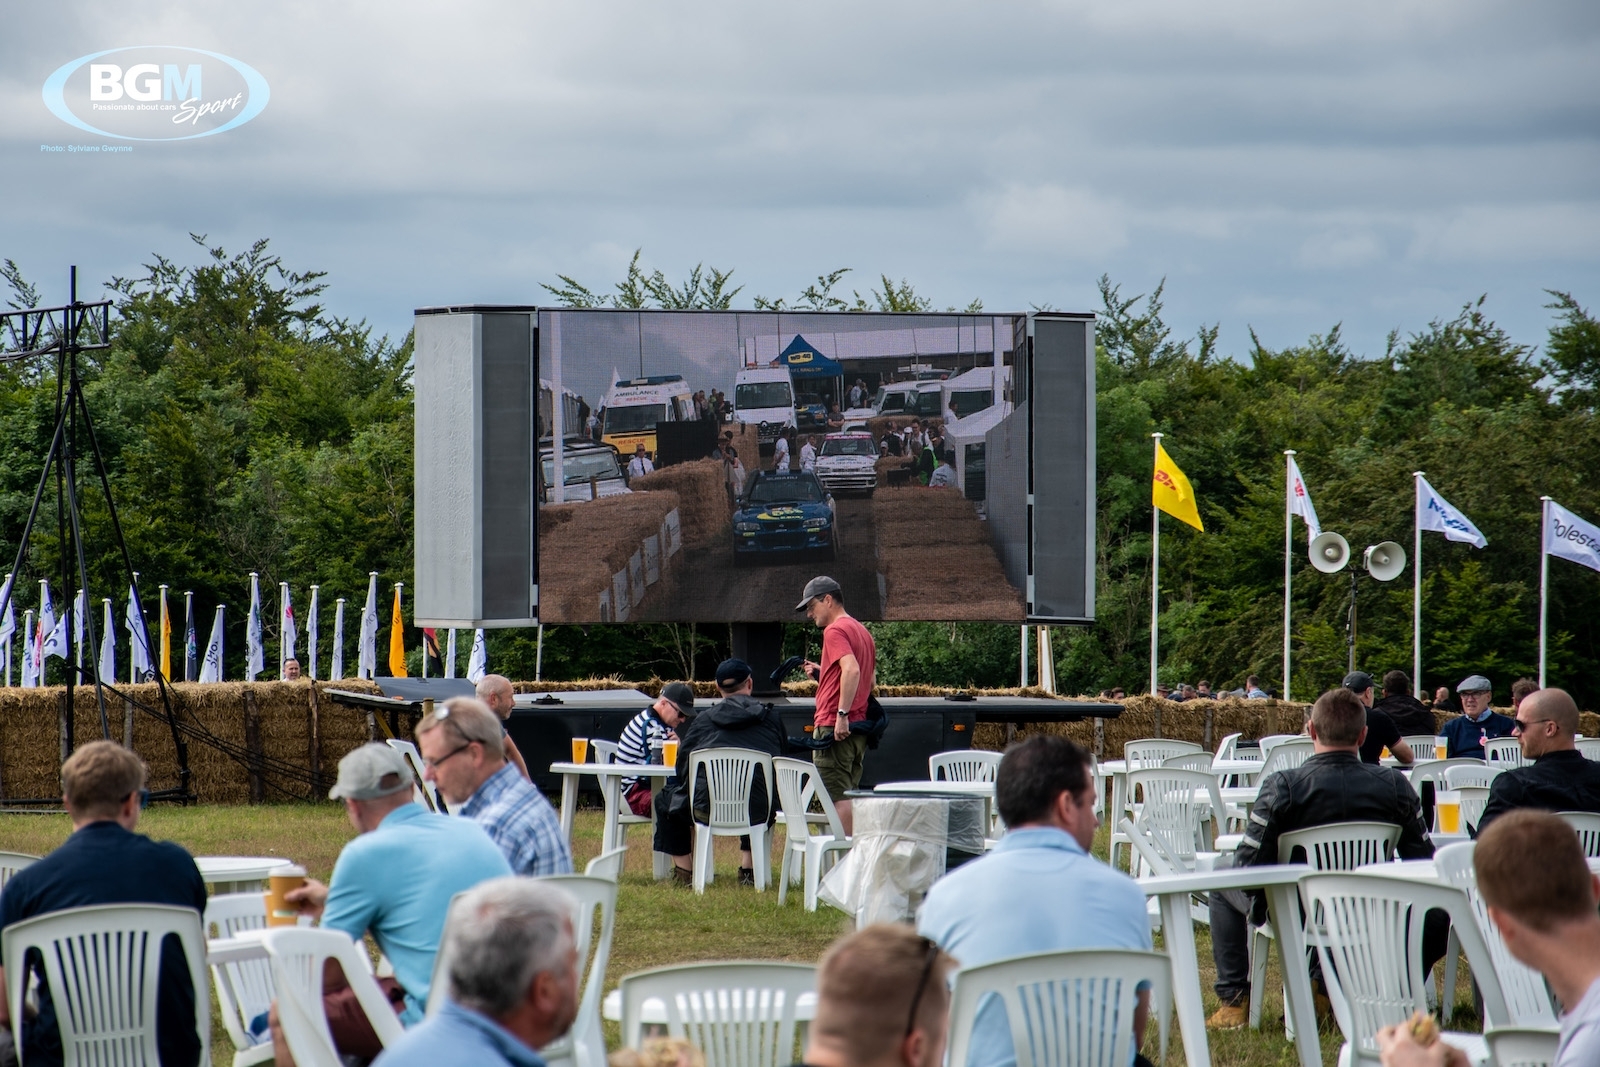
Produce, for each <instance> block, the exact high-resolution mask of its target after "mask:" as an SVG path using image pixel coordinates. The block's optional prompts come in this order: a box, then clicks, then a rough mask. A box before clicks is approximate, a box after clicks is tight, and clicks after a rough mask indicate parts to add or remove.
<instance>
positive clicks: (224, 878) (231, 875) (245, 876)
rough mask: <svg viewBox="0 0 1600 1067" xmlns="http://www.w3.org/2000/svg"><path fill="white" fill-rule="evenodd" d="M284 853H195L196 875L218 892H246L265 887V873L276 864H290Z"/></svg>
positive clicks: (278, 865)
mask: <svg viewBox="0 0 1600 1067" xmlns="http://www.w3.org/2000/svg"><path fill="white" fill-rule="evenodd" d="M293 862H294V860H292V859H289V858H288V857H287V856H196V857H195V858H194V865H195V866H196V867H198V868H200V877H201V878H203V879H205V882H206V884H207V885H210V886H213V887H214V890H215V892H218V893H249V892H253V891H254V890H257V889H265V888H266V881H267V875H268V873H270V872H271V871H272V870H273V869H274V868H276V867H282V866H284V865H285V864H288V863H293Z"/></svg>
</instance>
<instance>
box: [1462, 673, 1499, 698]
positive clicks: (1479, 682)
mask: <svg viewBox="0 0 1600 1067" xmlns="http://www.w3.org/2000/svg"><path fill="white" fill-rule="evenodd" d="M1493 691H1494V686H1493V685H1491V684H1490V682H1489V679H1487V678H1485V677H1484V676H1483V675H1481V674H1474V675H1472V676H1471V677H1470V678H1465V679H1462V682H1461V684H1460V685H1458V686H1456V692H1458V693H1490V692H1493Z"/></svg>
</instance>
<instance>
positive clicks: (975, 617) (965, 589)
mask: <svg viewBox="0 0 1600 1067" xmlns="http://www.w3.org/2000/svg"><path fill="white" fill-rule="evenodd" d="M872 521H873V529H874V531H875V532H876V536H877V557H878V571H879V573H881V574H882V575H883V577H884V583H885V587H886V590H887V597H886V605H885V609H884V616H883V617H884V618H885V619H952V620H961V621H973V622H1012V621H1015V622H1020V621H1022V618H1023V606H1022V595H1021V594H1020V593H1019V592H1018V591H1017V590H1016V588H1014V587H1013V586H1012V585H1011V583H1010V582H1009V581H1007V580H1006V575H1005V569H1004V568H1003V567H1001V565H1000V558H999V557H998V556H997V555H995V551H994V546H993V545H992V544H991V542H990V540H989V528H988V524H987V523H985V522H983V521H982V520H981V519H979V518H978V514H977V512H976V510H974V508H973V506H972V502H971V501H970V500H967V499H966V498H965V497H963V496H962V495H961V494H960V493H954V492H950V491H948V490H943V489H921V488H913V489H880V490H878V492H877V493H876V494H875V495H874V496H873V498H872Z"/></svg>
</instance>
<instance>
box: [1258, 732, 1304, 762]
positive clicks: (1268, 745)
mask: <svg viewBox="0 0 1600 1067" xmlns="http://www.w3.org/2000/svg"><path fill="white" fill-rule="evenodd" d="M1304 736H1305V735H1304V734H1268V735H1267V736H1266V737H1263V738H1261V739H1260V740H1259V741H1257V742H1256V744H1257V745H1258V746H1260V748H1261V758H1262V759H1266V758H1267V756H1268V755H1269V754H1270V753H1271V752H1272V750H1273V749H1275V748H1277V747H1278V746H1279V745H1281V744H1283V743H1284V742H1285V741H1293V740H1295V739H1297V738H1301V737H1304Z"/></svg>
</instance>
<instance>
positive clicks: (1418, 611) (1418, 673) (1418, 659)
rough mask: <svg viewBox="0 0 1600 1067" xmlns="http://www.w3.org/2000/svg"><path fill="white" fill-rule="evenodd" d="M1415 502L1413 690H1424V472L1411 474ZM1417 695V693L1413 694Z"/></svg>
mask: <svg viewBox="0 0 1600 1067" xmlns="http://www.w3.org/2000/svg"><path fill="white" fill-rule="evenodd" d="M1411 484H1412V488H1413V490H1414V491H1415V501H1414V503H1413V504H1412V507H1411V527H1412V531H1413V532H1412V539H1411V688H1412V689H1414V690H1415V691H1416V692H1417V693H1420V692H1422V691H1423V688H1422V472H1421V471H1412V472H1411ZM1413 695H1415V693H1414V694H1413Z"/></svg>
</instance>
